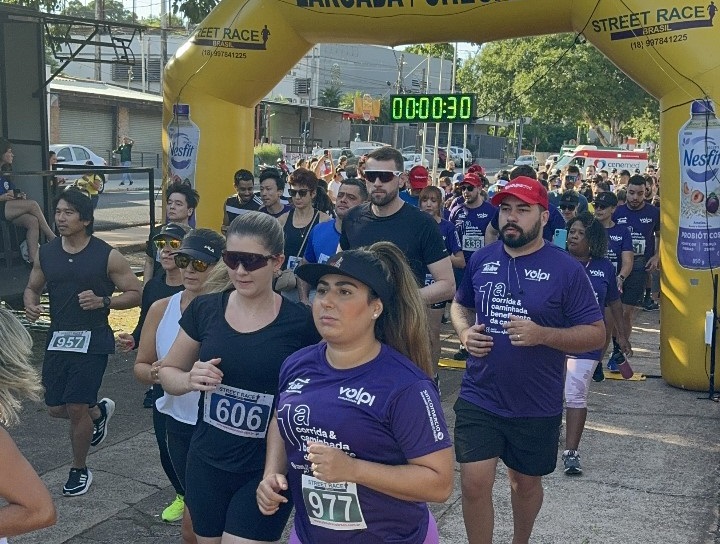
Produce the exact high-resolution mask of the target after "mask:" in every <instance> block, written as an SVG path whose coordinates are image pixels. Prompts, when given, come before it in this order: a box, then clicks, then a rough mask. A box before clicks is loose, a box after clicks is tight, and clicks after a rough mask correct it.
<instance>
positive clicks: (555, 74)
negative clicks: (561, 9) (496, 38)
mask: <svg viewBox="0 0 720 544" xmlns="http://www.w3.org/2000/svg"><path fill="white" fill-rule="evenodd" d="M573 40H574V35H572V34H555V35H551V36H541V37H533V38H520V39H513V40H505V41H502V42H493V43H489V44H487V45H485V46H484V47H483V48H482V50H481V51H480V53H479V54H478V55H476V56H475V57H474V58H471V59H469V60H468V61H467V62H465V63H464V65H463V66H462V67H461V68H460V69H459V71H458V82H459V83H460V85H461V87H462V88H463V90H465V91H471V92H476V93H477V95H478V109H479V111H478V114H479V115H481V116H482V115H486V114H498V115H500V116H502V117H504V118H506V119H515V118H517V117H520V116H529V117H532V118H533V122H542V123H552V124H561V125H569V126H573V125H574V126H577V125H578V124H583V125H586V126H589V127H590V128H593V129H597V128H598V127H604V128H605V130H606V131H607V132H609V134H610V136H611V138H610V140H609V141H602V140H601V143H602V144H603V145H616V144H617V143H619V141H620V140H621V139H622V136H623V135H624V131H626V130H627V129H628V128H629V126H630V125H629V123H630V121H631V120H632V119H633V118H635V117H637V116H640V117H642V116H643V112H644V110H645V108H647V107H648V103H649V102H650V103H651V102H652V101H653V99H652V98H651V97H649V95H648V94H647V93H646V92H645V91H644V90H643V89H641V88H640V87H639V86H638V85H637V84H636V83H635V82H633V81H632V80H631V79H630V78H628V77H627V76H626V75H625V74H623V73H622V72H620V70H618V69H617V68H616V67H615V66H614V65H613V64H612V63H611V62H610V61H609V60H608V59H607V58H605V57H604V56H603V55H602V54H601V53H600V52H599V51H598V50H597V49H595V47H593V46H592V45H590V44H588V43H585V44H573ZM625 135H626V134H625Z"/></svg>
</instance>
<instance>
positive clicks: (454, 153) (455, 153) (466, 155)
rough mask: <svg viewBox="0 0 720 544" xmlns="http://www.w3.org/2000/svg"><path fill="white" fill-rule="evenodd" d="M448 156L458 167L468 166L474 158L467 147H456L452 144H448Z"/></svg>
mask: <svg viewBox="0 0 720 544" xmlns="http://www.w3.org/2000/svg"><path fill="white" fill-rule="evenodd" d="M450 157H451V158H452V160H453V162H454V163H455V166H458V167H460V168H462V167H464V166H470V165H471V164H472V163H473V161H474V160H475V159H473V156H472V153H471V152H470V150H469V149H468V148H467V147H457V146H454V145H451V146H450Z"/></svg>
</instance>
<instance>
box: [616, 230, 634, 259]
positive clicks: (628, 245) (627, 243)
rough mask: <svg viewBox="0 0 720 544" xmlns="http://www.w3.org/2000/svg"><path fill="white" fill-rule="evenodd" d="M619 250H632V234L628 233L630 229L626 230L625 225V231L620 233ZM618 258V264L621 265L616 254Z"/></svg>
mask: <svg viewBox="0 0 720 544" xmlns="http://www.w3.org/2000/svg"><path fill="white" fill-rule="evenodd" d="M620 243H621V246H620V251H621V252H622V251H632V250H633V245H632V234H630V230H628V228H627V227H625V231H624V232H623V235H622V241H621V242H620ZM618 258H619V260H620V265H622V258H620V256H619V255H618Z"/></svg>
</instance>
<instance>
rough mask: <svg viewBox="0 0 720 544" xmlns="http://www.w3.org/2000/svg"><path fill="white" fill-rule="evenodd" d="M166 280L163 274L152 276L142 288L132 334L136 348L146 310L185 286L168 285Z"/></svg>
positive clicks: (138, 343)
mask: <svg viewBox="0 0 720 544" xmlns="http://www.w3.org/2000/svg"><path fill="white" fill-rule="evenodd" d="M163 271H164V270H163ZM166 280H167V276H166V275H165V274H161V275H159V276H153V277H152V278H150V281H148V282H147V283H146V284H145V286H144V287H143V292H142V302H141V303H140V317H139V318H138V322H137V325H136V326H135V330H134V331H133V332H132V337H133V338H134V339H135V347H136V348H137V347H138V346H139V345H140V333H141V332H142V327H143V324H144V323H145V318H146V317H147V313H148V310H150V306H152V305H153V302H155V301H158V300H161V299H163V298H167V297H171V296H173V295H174V294H175V293H179V292H180V291H182V290H183V289H185V286H184V285H183V284H182V283H181V284H180V285H168V284H167V283H166Z"/></svg>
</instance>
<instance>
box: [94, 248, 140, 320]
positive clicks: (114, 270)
mask: <svg viewBox="0 0 720 544" xmlns="http://www.w3.org/2000/svg"><path fill="white" fill-rule="evenodd" d="M108 277H109V278H110V280H111V281H112V282H113V283H114V284H115V287H117V289H118V290H119V291H120V293H121V294H120V295H117V296H114V297H111V298H110V308H112V309H113V310H127V309H128V308H134V307H135V306H139V305H140V298H141V294H142V283H140V280H138V279H137V277H135V274H133V271H132V269H131V268H130V263H128V261H127V259H125V257H123V256H122V254H121V253H120V252H119V251H118V250H116V249H113V250H112V251H111V252H110V257H109V259H108ZM100 303H101V305H102V297H100Z"/></svg>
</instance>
